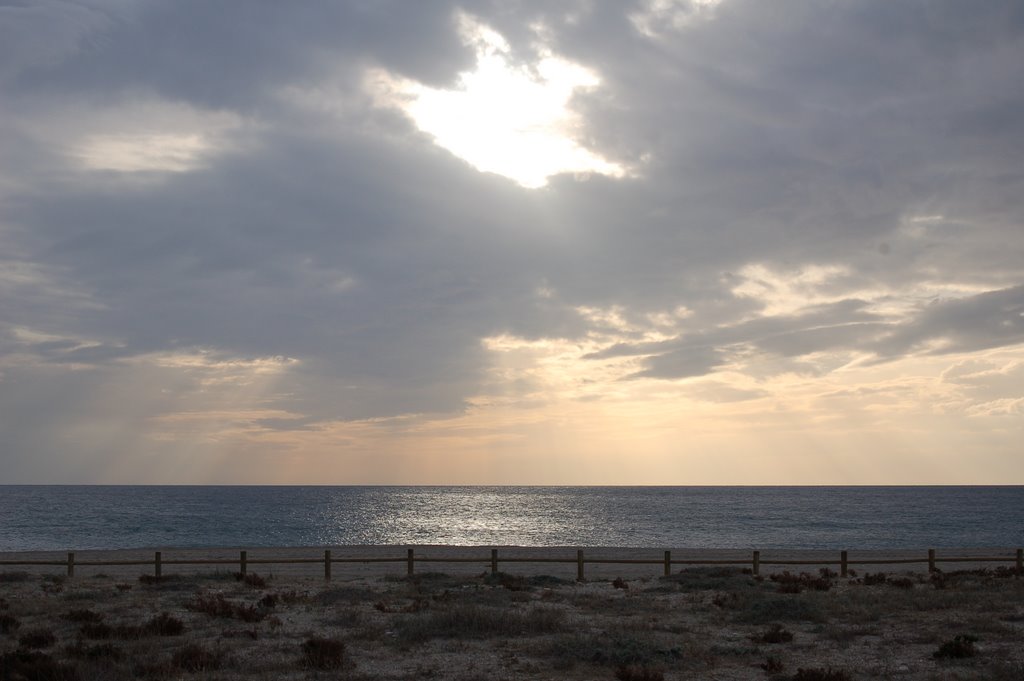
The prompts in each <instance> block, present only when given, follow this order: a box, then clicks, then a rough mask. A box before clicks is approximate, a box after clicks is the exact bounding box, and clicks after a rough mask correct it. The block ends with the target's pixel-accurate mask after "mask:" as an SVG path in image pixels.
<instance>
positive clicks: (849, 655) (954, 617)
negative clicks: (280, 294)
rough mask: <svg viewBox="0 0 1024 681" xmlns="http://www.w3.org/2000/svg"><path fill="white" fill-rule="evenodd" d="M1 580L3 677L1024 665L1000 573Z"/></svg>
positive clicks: (688, 672) (793, 675)
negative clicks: (130, 582)
mask: <svg viewBox="0 0 1024 681" xmlns="http://www.w3.org/2000/svg"><path fill="white" fill-rule="evenodd" d="M12 574H13V575H14V576H13V577H11V576H10V575H12ZM0 575H7V576H6V577H3V578H0V656H2V657H0V681H12V680H13V679H18V680H19V681H20V680H22V679H24V680H27V681H28V680H32V679H40V680H42V679H45V680H48V681H49V680H53V681H79V680H81V681H85V680H87V679H88V680H91V679H96V680H97V681H128V680H129V679H146V680H149V681H170V680H171V679H179V678H188V679H206V678H210V679H219V680H221V681H241V680H242V679H246V680H248V679H255V680H257V681H261V680H262V681H270V680H271V679H274V680H276V679H305V678H322V679H326V678H342V679H348V680H349V681H358V680H366V681H368V680H369V679H388V680H395V681H399V680H401V681H406V680H410V679H420V678H454V679H459V680H460V681H472V680H478V679H506V680H509V681H511V680H515V679H552V678H557V679H560V680H562V681H572V680H580V681H581V680H583V679H614V678H618V679H624V680H626V681H657V680H658V679H667V680H669V681H672V680H673V679H684V678H709V677H712V676H713V677H714V678H716V679H723V680H728V679H736V680H739V679H750V678H777V679H797V680H798V681H845V680H846V679H868V678H892V677H898V678H900V679H907V680H908V681H923V680H929V681H930V680H932V679H936V680H938V679H943V680H944V681H954V680H962V681H971V680H974V679H996V680H997V681H999V680H1001V679H1020V678H1024V675H1022V674H1021V670H1022V669H1024V645H1022V644H1024V580H1020V579H1013V578H1008V576H1007V575H1001V574H998V573H997V572H996V571H989V572H986V571H973V572H963V573H957V572H951V573H944V574H942V575H941V576H940V577H938V578H935V579H928V578H927V576H925V575H894V574H887V575H884V576H883V577H878V576H877V575H865V576H864V577H862V578H860V579H840V578H838V576H836V575H835V574H834V573H832V574H827V573H819V574H808V575H799V574H798V575H791V576H788V577H780V578H777V579H776V580H771V579H764V580H759V579H756V578H754V577H753V576H752V575H750V574H744V573H742V572H741V571H739V570H731V569H725V568H700V569H693V570H685V571H683V572H681V573H677V574H674V575H672V576H670V577H667V578H655V577H648V578H645V579H630V580H629V581H628V582H626V581H625V580H622V581H621V582H619V583H616V582H613V581H610V580H609V581H594V582H589V583H576V582H572V581H569V580H565V579H556V578H552V577H526V576H518V575H510V574H498V575H490V574H485V575H479V576H475V577H470V576H467V577H455V576H450V575H445V574H440V573H428V574H424V575H417V576H416V577H414V578H411V579H410V578H405V577H401V578H380V579H360V580H353V581H348V582H335V583H332V584H325V583H323V582H322V581H320V580H317V579H312V578H305V579H303V578H288V579H285V578H281V577H276V578H275V579H273V580H270V579H267V578H260V579H259V580H256V579H248V580H247V579H245V578H240V579H236V578H234V576H233V575H231V574H230V573H227V574H223V573H218V574H211V575H190V576H180V575H179V576H169V577H165V578H162V579H161V580H158V581H154V580H147V581H146V582H142V583H140V582H136V583H135V584H136V586H137V588H134V589H123V588H121V587H122V586H123V585H124V584H125V583H126V582H124V581H121V580H115V579H112V578H105V579H94V578H78V579H71V580H63V579H54V578H46V579H42V578H40V577H39V576H34V575H29V576H26V575H24V574H23V573H0ZM239 577H240V576H239ZM826 582H827V584H828V586H827V588H824V587H823V585H824V583H826ZM271 585H272V586H271ZM623 585H626V586H628V587H629V588H621V587H622V586H623ZM792 585H795V587H794V586H792ZM783 586H784V587H785V588H784V589H782V592H781V593H780V587H783ZM41 587H46V588H45V589H44V588H41ZM56 587H60V588H59V589H57V588H56ZM971 653H973V654H971Z"/></svg>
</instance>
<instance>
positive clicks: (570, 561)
mask: <svg viewBox="0 0 1024 681" xmlns="http://www.w3.org/2000/svg"><path fill="white" fill-rule="evenodd" d="M409 548H412V549H413V555H414V559H415V565H414V570H415V571H416V572H418V573H419V572H444V573H447V574H454V575H471V574H479V573H481V571H484V570H489V569H490V567H491V549H492V547H487V546H432V545H416V546H319V547H218V548H201V549H197V548H175V547H159V548H155V547H154V548H146V549H122V550H75V551H74V554H75V563H76V565H75V575H76V576H90V575H95V574H108V575H117V576H123V575H139V574H152V573H153V565H152V563H153V561H154V554H155V552H157V551H159V552H160V553H161V559H162V562H163V567H162V569H163V573H164V574H170V573H184V574H189V573H196V572H210V571H218V570H220V571H225V572H235V571H238V570H239V561H240V553H241V551H243V550H244V551H245V552H246V556H247V561H248V570H249V571H254V572H259V573H261V574H271V575H295V576H298V575H308V576H317V575H323V572H324V567H323V560H324V552H325V550H330V552H331V558H332V565H331V573H332V577H338V578H359V577H373V576H381V575H388V574H391V575H405V574H406V571H407V563H406V560H407V550H408V549H409ZM580 548H581V547H574V546H564V547H522V546H501V547H497V550H498V559H499V566H498V567H499V570H500V571H502V572H508V573H513V574H522V575H542V574H543V575H553V576H557V577H562V578H575V577H576V570H577V565H576V559H577V550H579V549H580ZM582 550H583V551H584V558H585V560H586V561H592V560H637V559H641V560H649V561H652V562H651V563H650V564H623V563H612V564H601V563H590V562H587V564H586V565H585V568H584V569H585V576H586V577H587V578H588V579H591V578H593V579H611V578H614V577H617V576H621V577H624V578H638V577H645V576H649V577H654V576H658V575H661V574H662V572H663V569H664V567H663V560H664V554H665V550H664V549H649V548H630V547H583V548H582ZM668 550H669V551H670V553H671V560H672V561H673V563H672V565H671V570H672V571H673V572H676V571H678V570H680V569H683V568H684V567H688V566H689V565H687V564H682V563H678V562H675V561H739V562H738V563H736V564H735V566H736V567H739V568H742V567H751V564H752V557H753V556H752V554H753V551H752V550H740V549H693V548H681V547H676V548H671V549H668ZM927 555H928V551H927V549H914V550H903V551H895V550H891V549H886V550H861V551H849V552H848V556H847V557H848V561H849V566H850V567H851V568H853V569H855V570H860V571H893V572H895V571H916V572H926V571H927V569H928V564H927ZM935 555H936V559H937V563H936V564H937V566H938V567H939V568H940V569H942V570H947V571H948V570H954V569H973V568H978V567H984V566H988V567H995V566H997V565H1004V566H1006V567H1013V565H1014V562H1013V561H1014V559H1015V555H1016V549H1012V548H999V549H993V548H960V549H937V550H936V552H935ZM969 557H986V558H1001V559H1004V560H1005V561H1006V562H1003V563H992V562H986V563H976V562H956V563H953V562H948V563H944V562H942V561H943V559H945V558H961V559H962V558H969ZM290 559H305V560H309V561H315V562H310V563H308V564H287V563H274V562H268V563H264V562H263V561H277V560H290ZM361 559H371V560H374V561H380V560H381V559H391V560H390V561H389V562H358V561H359V560H361ZM450 559H455V560H458V561H468V562H445V561H446V560H450ZM505 559H514V561H515V562H513V561H508V562H503V561H505ZM210 560H215V561H226V562H225V563H224V564H221V565H211V564H206V565H202V564H195V565H189V564H180V563H175V561H210ZM529 560H537V561H538V562H520V561H529ZM553 560H557V561H564V562H552V561H553ZM883 560H915V561H918V562H915V563H904V564H884V563H879V562H873V561H883ZM8 561H15V562H20V561H53V562H59V563H62V564H63V563H65V562H66V561H67V552H66V551H19V552H0V570H11V569H18V570H26V571H29V572H38V573H47V572H54V573H62V572H63V571H64V569H63V568H62V567H61V566H56V565H55V566H12V565H4V563H5V562H8ZM114 561H139V562H145V563H148V564H146V565H103V566H96V565H88V563H93V562H114ZM345 561H357V562H345ZM775 561H818V562H817V563H816V564H814V565H787V564H777V563H775ZM839 561H840V551H838V550H783V549H774V550H773V549H762V550H760V562H761V565H760V569H761V572H762V573H763V574H772V573H778V572H782V571H785V570H789V571H792V572H799V571H801V570H806V571H815V570H817V569H818V568H819V567H823V566H828V567H831V568H832V569H838V563H839Z"/></svg>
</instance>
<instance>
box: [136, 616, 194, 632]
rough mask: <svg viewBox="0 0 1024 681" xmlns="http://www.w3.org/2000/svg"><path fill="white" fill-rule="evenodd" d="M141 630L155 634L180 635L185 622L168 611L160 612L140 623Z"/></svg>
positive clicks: (183, 629) (183, 630)
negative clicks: (142, 623)
mask: <svg viewBox="0 0 1024 681" xmlns="http://www.w3.org/2000/svg"><path fill="white" fill-rule="evenodd" d="M142 632H143V633H146V634H154V635H156V636H180V635H181V634H183V633H184V632H185V623H184V622H182V621H181V620H179V619H178V618H177V617H174V616H172V615H171V614H170V613H168V612H162V613H160V614H159V615H157V616H156V617H154V618H153V619H151V620H149V621H148V622H146V623H145V624H144V625H142Z"/></svg>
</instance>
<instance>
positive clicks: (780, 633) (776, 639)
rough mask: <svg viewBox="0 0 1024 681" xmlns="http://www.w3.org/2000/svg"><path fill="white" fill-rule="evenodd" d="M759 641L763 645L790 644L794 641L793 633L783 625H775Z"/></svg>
mask: <svg viewBox="0 0 1024 681" xmlns="http://www.w3.org/2000/svg"><path fill="white" fill-rule="evenodd" d="M757 640H758V641H760V642H761V643H789V642H790V641H792V640H793V632H791V631H789V630H788V629H786V628H784V627H783V626H782V625H781V624H773V625H772V626H770V627H768V630H767V631H765V632H764V633H763V634H761V636H760V637H758V639H757Z"/></svg>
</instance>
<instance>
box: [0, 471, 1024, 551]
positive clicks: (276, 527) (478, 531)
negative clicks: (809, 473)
mask: <svg viewBox="0 0 1024 681" xmlns="http://www.w3.org/2000/svg"><path fill="white" fill-rule="evenodd" d="M340 544H355V545H367V544H370V545H388V544H399V545H400V544H451V545H491V546H496V545H518V546H595V547H596V546H635V547H644V548H670V547H672V548H675V547H678V548H743V549H748V548H764V549H853V550H856V549H886V548H898V549H913V548H926V547H935V548H976V547H1018V546H1024V487H1020V486H1014V487H241V486H238V487H236V486H201V487H187V486H183V487H178V486H173V487H172V486H167V487H164V486H109V487H108V486H46V485H43V486H20V485H19V486H4V485H0V551H27V550H60V551H63V550H75V549H78V550H85V549H116V548H118V549H119V548H152V547H161V546H163V547H182V548H185V547H213V546H245V547H260V546H324V545H340Z"/></svg>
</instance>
